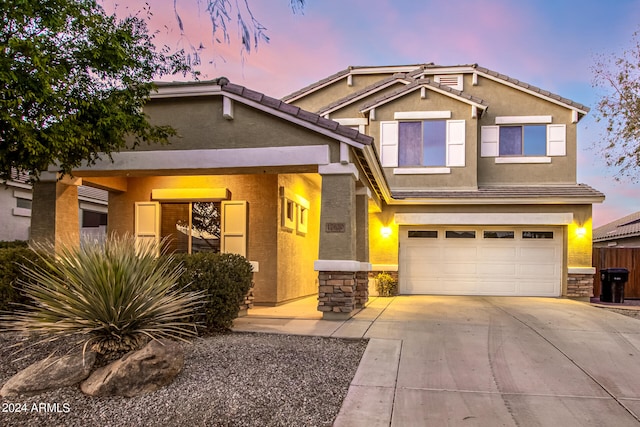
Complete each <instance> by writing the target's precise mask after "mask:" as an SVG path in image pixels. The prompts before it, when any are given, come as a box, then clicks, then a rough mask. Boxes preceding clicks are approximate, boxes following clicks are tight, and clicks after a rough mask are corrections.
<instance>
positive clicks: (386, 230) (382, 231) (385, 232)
mask: <svg viewBox="0 0 640 427" xmlns="http://www.w3.org/2000/svg"><path fill="white" fill-rule="evenodd" d="M380 234H382V237H385V238H387V237H389V236H391V227H382V228H381V229H380Z"/></svg>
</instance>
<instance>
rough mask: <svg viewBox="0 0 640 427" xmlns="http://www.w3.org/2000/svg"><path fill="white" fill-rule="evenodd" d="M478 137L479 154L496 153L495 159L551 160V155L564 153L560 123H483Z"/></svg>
mask: <svg viewBox="0 0 640 427" xmlns="http://www.w3.org/2000/svg"><path fill="white" fill-rule="evenodd" d="M509 119H511V118H509ZM513 119H514V120H513V121H515V118H513ZM548 120H551V119H550V118H549V119H548ZM509 121H511V120H509ZM480 139H481V145H480V155H481V156H482V157H497V159H496V163H550V162H551V159H550V157H553V156H566V155H567V141H566V139H567V129H566V125H563V124H558V125H554V124H547V125H545V124H539V123H538V124H511V123H509V124H508V125H502V126H482V128H481V137H480ZM510 157H511V159H509V158H510ZM527 157H528V158H529V159H528V160H527Z"/></svg>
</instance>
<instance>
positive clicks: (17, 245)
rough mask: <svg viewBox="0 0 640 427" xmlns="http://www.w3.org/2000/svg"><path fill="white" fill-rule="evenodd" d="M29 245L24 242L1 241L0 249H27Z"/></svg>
mask: <svg viewBox="0 0 640 427" xmlns="http://www.w3.org/2000/svg"><path fill="white" fill-rule="evenodd" d="M27 247H29V243H28V242H27V241H26V240H14V241H11V242H9V241H2V242H0V249H7V248H27Z"/></svg>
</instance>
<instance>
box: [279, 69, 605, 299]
mask: <svg viewBox="0 0 640 427" xmlns="http://www.w3.org/2000/svg"><path fill="white" fill-rule="evenodd" d="M285 100H286V101H287V102H289V103H291V104H294V105H297V106H300V107H301V108H304V109H307V110H309V111H314V112H317V113H318V114H320V115H322V116H323V117H325V118H330V119H332V120H335V121H337V122H338V123H340V124H343V125H346V126H353V127H355V128H356V129H359V130H360V132H363V133H365V134H367V135H370V136H372V137H373V138H374V146H375V151H376V153H377V155H378V159H379V164H376V162H374V161H373V159H370V165H371V168H372V175H373V180H374V181H375V183H376V184H377V186H375V188H376V190H377V194H376V197H374V198H372V201H375V202H374V203H372V204H371V209H370V212H371V214H370V217H369V231H370V235H369V242H370V261H371V263H372V267H373V270H374V271H376V270H386V271H397V272H398V279H399V290H400V293H402V294H464V295H525V296H561V295H562V296H571V297H588V296H590V292H591V283H592V275H593V273H594V271H593V268H592V266H591V249H590V242H591V207H592V203H599V202H602V201H603V199H604V196H603V195H602V194H601V193H599V192H598V191H596V190H594V189H592V188H591V187H589V186H587V185H583V184H577V183H576V163H577V159H576V149H577V123H578V121H579V120H580V119H581V118H582V117H583V116H584V115H585V114H587V112H588V108H587V107H585V106H583V105H581V104H578V103H576V102H573V101H571V100H569V99H565V98H562V97H560V96H558V95H555V94H553V93H550V92H547V91H545V90H542V89H539V88H537V87H535V86H532V85H529V84H527V83H524V82H521V81H519V80H516V79H513V78H511V77H508V76H505V75H502V74H499V73H496V72H494V71H491V70H488V69H486V68H483V67H480V66H478V65H475V64H473V65H462V66H451V67H444V66H437V65H434V64H422V65H409V66H391V67H350V68H348V69H346V70H343V71H341V72H338V73H336V74H334V75H332V76H330V77H328V78H326V79H323V80H321V81H319V82H317V83H314V84H312V85H310V86H308V87H306V88H304V89H302V90H300V91H297V92H295V93H293V94H291V95H289V96H287V97H285Z"/></svg>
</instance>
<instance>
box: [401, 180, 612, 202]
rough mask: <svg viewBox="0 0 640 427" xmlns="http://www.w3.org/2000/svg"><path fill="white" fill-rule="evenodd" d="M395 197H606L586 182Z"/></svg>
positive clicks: (485, 187) (403, 193)
mask: <svg viewBox="0 0 640 427" xmlns="http://www.w3.org/2000/svg"><path fill="white" fill-rule="evenodd" d="M392 197H393V198H394V199H398V200H402V199H443V198H446V199H478V200H482V199H555V198H558V199H585V198H586V199H601V200H603V199H604V194H602V193H601V192H599V191H598V190H595V189H593V188H592V187H590V186H588V185H586V184H575V185H562V186H560V185H547V186H542V185H539V186H483V187H478V189H477V190H466V191H455V190H424V191H422V190H421V191H392Z"/></svg>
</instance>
